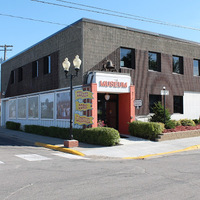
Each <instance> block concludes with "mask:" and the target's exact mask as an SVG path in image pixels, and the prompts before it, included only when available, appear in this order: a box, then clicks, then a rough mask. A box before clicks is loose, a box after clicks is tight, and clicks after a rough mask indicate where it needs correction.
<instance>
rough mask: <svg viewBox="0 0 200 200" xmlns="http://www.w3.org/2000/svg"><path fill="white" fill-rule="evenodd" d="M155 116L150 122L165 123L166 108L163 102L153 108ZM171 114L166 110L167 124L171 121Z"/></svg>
mask: <svg viewBox="0 0 200 200" xmlns="http://www.w3.org/2000/svg"><path fill="white" fill-rule="evenodd" d="M153 112H154V115H153V116H151V118H150V121H151V122H162V123H164V106H162V104H161V102H160V101H159V102H158V103H155V104H154V107H153ZM170 118H171V116H170V113H169V110H168V109H165V124H166V123H168V122H169V121H170Z"/></svg>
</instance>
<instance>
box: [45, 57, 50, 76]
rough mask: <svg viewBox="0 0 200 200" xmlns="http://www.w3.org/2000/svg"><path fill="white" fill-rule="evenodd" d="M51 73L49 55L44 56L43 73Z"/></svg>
mask: <svg viewBox="0 0 200 200" xmlns="http://www.w3.org/2000/svg"><path fill="white" fill-rule="evenodd" d="M50 73H51V56H46V57H44V74H50Z"/></svg>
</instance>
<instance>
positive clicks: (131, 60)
mask: <svg viewBox="0 0 200 200" xmlns="http://www.w3.org/2000/svg"><path fill="white" fill-rule="evenodd" d="M120 67H127V68H131V69H135V50H134V49H126V48H120Z"/></svg>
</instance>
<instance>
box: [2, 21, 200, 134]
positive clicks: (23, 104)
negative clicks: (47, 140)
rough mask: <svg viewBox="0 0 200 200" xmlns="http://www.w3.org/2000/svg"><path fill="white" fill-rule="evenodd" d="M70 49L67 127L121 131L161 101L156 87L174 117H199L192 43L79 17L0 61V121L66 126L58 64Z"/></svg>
mask: <svg viewBox="0 0 200 200" xmlns="http://www.w3.org/2000/svg"><path fill="white" fill-rule="evenodd" d="M76 55H79V58H80V59H81V67H80V70H79V73H78V76H77V77H74V78H73V123H74V124H73V126H74V127H76V128H82V127H96V126H97V125H98V123H104V124H106V125H107V126H108V127H113V128H116V129H118V130H119V131H120V133H124V134H128V122H131V121H133V120H142V121H147V120H148V118H149V116H150V115H151V114H152V106H153V105H154V103H156V102H158V101H161V102H163V98H164V96H163V94H162V91H163V87H165V88H166V91H167V93H166V94H167V95H166V96H165V102H166V108H168V109H169V111H170V113H171V114H172V118H173V119H183V118H189V119H197V118H199V117H200V68H199V65H200V44H199V43H196V42H192V41H187V40H183V39H179V38H174V37H170V36H167V35H162V34H158V33H152V32H147V31H142V30H138V29H134V28H129V27H125V26H120V25H114V24H109V23H105V22H100V21H95V20H90V19H84V18H83V19H81V20H79V21H77V22H75V23H74V24H72V25H70V26H68V27H66V28H64V29H62V30H60V31H59V32H57V33H55V34H53V35H51V36H49V37H48V38H46V39H44V40H42V41H40V42H39V43H37V44H35V45H33V46H31V47H30V48H28V49H26V50H25V51H23V52H21V53H19V54H17V55H16V56H14V57H12V58H10V59H8V60H6V61H5V62H4V63H3V64H2V69H1V77H2V84H1V92H2V112H1V123H2V125H5V123H6V121H15V122H20V123H21V124H22V125H26V124H36V125H43V126H59V127H69V120H70V119H69V118H70V115H69V113H70V87H69V86H70V80H69V79H70V78H69V77H67V78H66V76H65V73H64V70H63V67H62V66H63V62H64V60H65V59H66V58H68V60H69V61H70V62H71V63H73V60H74V57H75V56H76ZM70 73H71V74H73V73H75V70H74V68H73V64H71V67H70V70H69V74H70Z"/></svg>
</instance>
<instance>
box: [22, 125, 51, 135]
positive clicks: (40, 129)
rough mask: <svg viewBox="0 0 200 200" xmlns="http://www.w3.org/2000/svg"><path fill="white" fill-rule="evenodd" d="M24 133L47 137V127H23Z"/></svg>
mask: <svg viewBox="0 0 200 200" xmlns="http://www.w3.org/2000/svg"><path fill="white" fill-rule="evenodd" d="M24 131H25V132H27V133H35V134H38V135H44V136H49V134H48V127H45V126H39V125H25V126H24Z"/></svg>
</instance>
